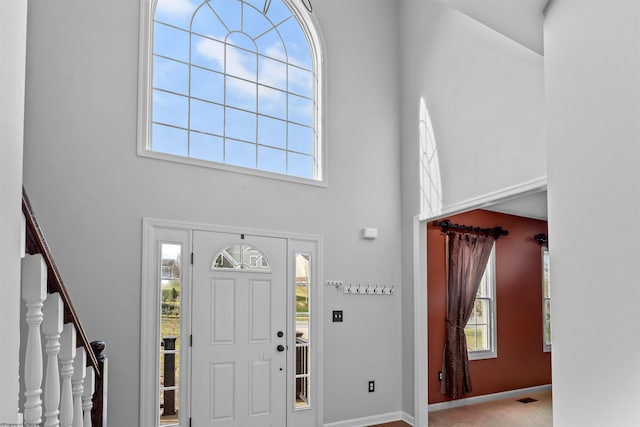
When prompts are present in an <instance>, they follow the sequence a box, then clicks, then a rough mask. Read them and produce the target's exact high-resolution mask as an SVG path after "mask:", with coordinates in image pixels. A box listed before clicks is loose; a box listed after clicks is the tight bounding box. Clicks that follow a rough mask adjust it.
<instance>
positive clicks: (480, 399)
mask: <svg viewBox="0 0 640 427" xmlns="http://www.w3.org/2000/svg"><path fill="white" fill-rule="evenodd" d="M547 390H551V384H546V385H539V386H536V387H528V388H520V389H517V390H509V391H503V392H501V393H493V394H485V395H483V396H474V397H467V398H466V399H457V400H451V401H449V402H442V403H432V404H430V405H429V412H435V411H442V410H444V409H451V408H458V407H460V406H469V405H476V404H478V403H485V402H493V401H494V400H501V399H509V398H511V397H515V396H521V395H524V394H529V393H539V392H541V391H547Z"/></svg>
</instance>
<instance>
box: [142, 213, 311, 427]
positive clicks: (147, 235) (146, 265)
mask: <svg viewBox="0 0 640 427" xmlns="http://www.w3.org/2000/svg"><path fill="white" fill-rule="evenodd" d="M195 230H198V231H210V232H218V233H233V234H250V235H255V236H262V237H273V238H283V239H286V240H287V264H289V263H290V261H291V260H290V259H289V258H290V254H291V252H292V250H295V247H296V243H298V244H299V245H298V246H303V247H304V246H305V245H306V247H309V246H311V247H313V255H314V257H315V266H316V268H315V269H313V270H312V273H311V274H312V281H313V282H312V283H315V284H316V285H315V286H313V287H312V288H311V292H312V294H311V304H312V307H311V310H312V316H313V322H312V325H311V328H312V329H311V334H312V336H313V337H314V338H313V343H314V344H312V347H311V363H312V365H311V369H312V372H314V373H315V374H314V375H313V377H312V382H311V392H312V395H313V396H314V397H313V404H312V406H311V408H309V409H303V410H297V411H296V410H294V409H295V408H292V405H289V400H290V397H291V396H292V395H293V393H290V390H292V387H293V390H295V380H293V379H292V378H293V376H292V375H291V373H292V372H293V371H291V372H288V373H287V377H288V378H287V397H286V402H287V423H288V424H289V425H293V424H292V423H291V419H292V418H293V417H294V416H295V414H297V413H303V412H307V413H308V412H309V411H311V413H312V414H313V415H312V418H313V420H314V425H323V423H324V422H323V419H324V416H323V413H324V400H323V390H324V384H323V377H324V375H323V357H322V352H321V349H322V348H323V345H322V344H323V341H324V331H323V329H324V328H323V324H324V322H323V301H324V286H322V284H323V283H324V274H323V272H324V254H323V251H324V239H323V236H321V235H315V234H304V233H294V232H287V231H276V230H264V229H255V228H244V227H237V226H227V225H216V224H206V223H196V222H188V221H176V220H166V219H158V218H148V217H144V218H142V264H141V265H142V278H141V285H140V290H141V294H140V299H141V301H140V402H141V405H140V426H141V427H157V426H158V425H159V419H158V417H159V411H158V409H157V408H158V407H159V399H160V397H159V393H158V392H157V391H158V389H159V379H158V374H157V373H158V370H159V362H158V360H157V359H158V358H157V349H158V347H159V343H158V340H159V338H158V337H159V322H158V321H157V319H159V316H160V310H159V304H156V303H155V301H158V300H159V296H158V295H159V294H158V293H159V290H158V289H157V286H156V283H157V277H156V262H157V256H158V254H157V252H156V246H157V245H156V243H157V242H158V241H159V239H160V238H159V236H162V235H164V234H169V233H171V232H174V233H177V234H179V235H181V236H182V240H181V241H182V243H183V244H184V247H185V249H188V251H187V250H185V254H186V253H187V252H190V251H191V248H192V237H193V231H195ZM186 256H187V255H183V257H186ZM185 259H186V258H185ZM188 265H189V266H191V264H190V263H189V264H188ZM183 270H184V271H185V272H187V270H188V273H187V274H186V277H185V278H184V281H185V282H184V286H185V288H186V289H185V290H187V292H184V291H183V295H184V297H186V298H185V299H183V301H182V310H184V311H185V315H184V316H183V319H184V322H185V323H186V325H187V328H188V329H187V331H188V333H191V330H192V329H191V306H190V301H189V298H190V295H191V287H192V276H191V268H188V269H183ZM287 276H288V277H287V299H291V297H290V293H289V290H290V289H291V288H292V286H293V280H294V278H293V277H292V276H291V274H290V266H288V267H287ZM294 295H295V293H294ZM184 297H183V298H184ZM290 303H291V301H287V304H290ZM288 317H291V316H289V315H288ZM290 323H291V322H289V321H288V322H287V328H288V329H289V328H291V327H292V325H290ZM294 331H295V329H294V330H293V331H291V330H288V331H287V336H289V337H291V336H294V337H295V332H294ZM183 355H184V356H183V357H181V359H182V360H184V363H185V364H186V366H185V365H182V367H181V368H182V369H184V370H183V375H182V378H183V379H184V380H183V381H182V384H181V386H180V387H181V395H182V396H185V398H186V401H187V402H189V404H188V405H187V408H183V410H182V411H181V412H180V420H179V421H180V425H182V426H186V425H188V419H189V417H190V415H191V414H190V413H191V408H190V395H189V393H190V384H189V381H190V378H191V366H189V365H190V360H191V349H190V347H186V346H185V348H184V349H183ZM143 361H144V362H145V363H142V362H143ZM150 362H151V363H150ZM289 366H291V364H289ZM182 393H183V394H182ZM142 402H145V404H144V405H143V404H142ZM185 409H186V410H185Z"/></svg>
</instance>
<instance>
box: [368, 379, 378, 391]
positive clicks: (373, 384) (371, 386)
mask: <svg viewBox="0 0 640 427" xmlns="http://www.w3.org/2000/svg"><path fill="white" fill-rule="evenodd" d="M374 391H376V382H375V381H369V393H373V392H374Z"/></svg>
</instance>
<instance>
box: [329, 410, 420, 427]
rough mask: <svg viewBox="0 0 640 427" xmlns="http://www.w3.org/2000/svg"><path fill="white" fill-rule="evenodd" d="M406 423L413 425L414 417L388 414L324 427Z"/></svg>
mask: <svg viewBox="0 0 640 427" xmlns="http://www.w3.org/2000/svg"><path fill="white" fill-rule="evenodd" d="M401 420H402V421H404V422H406V423H407V424H410V425H413V417H412V416H411V415H409V414H407V413H406V412H402V411H398V412H388V413H386V414H378V415H371V416H368V417H362V418H353V419H350V420H344V421H336V422H333V423H328V424H324V427H368V426H372V425H376V424H383V423H390V422H393V421H401Z"/></svg>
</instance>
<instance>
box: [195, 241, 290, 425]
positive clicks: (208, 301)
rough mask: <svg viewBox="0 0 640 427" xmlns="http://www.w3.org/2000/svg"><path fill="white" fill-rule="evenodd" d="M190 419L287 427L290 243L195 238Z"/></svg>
mask: <svg viewBox="0 0 640 427" xmlns="http://www.w3.org/2000/svg"><path fill="white" fill-rule="evenodd" d="M193 252H194V261H193V305H192V310H193V311H192V335H193V341H192V353H191V354H192V366H191V372H192V374H191V377H192V378H191V418H192V425H193V426H196V427H206V426H215V427H251V426H256V427H269V426H271V427H285V426H286V425H287V422H286V413H287V412H286V385H287V351H286V347H287V336H286V332H287V328H286V322H287V308H286V307H287V305H286V295H287V292H286V283H287V280H286V279H287V277H286V272H287V242H286V240H285V239H278V238H268V237H257V236H248V235H239V234H226V233H214V232H204V231H195V232H194V234H193Z"/></svg>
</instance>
